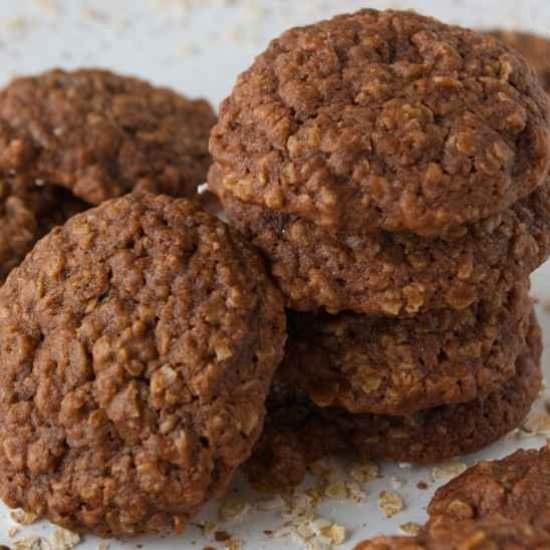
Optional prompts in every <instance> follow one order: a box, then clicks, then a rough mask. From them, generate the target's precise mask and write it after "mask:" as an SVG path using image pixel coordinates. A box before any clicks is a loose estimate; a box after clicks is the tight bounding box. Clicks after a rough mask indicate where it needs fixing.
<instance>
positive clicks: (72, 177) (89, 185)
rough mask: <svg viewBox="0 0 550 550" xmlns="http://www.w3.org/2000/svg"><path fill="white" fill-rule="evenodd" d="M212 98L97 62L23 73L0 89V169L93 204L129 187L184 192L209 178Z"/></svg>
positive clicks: (129, 188)
mask: <svg viewBox="0 0 550 550" xmlns="http://www.w3.org/2000/svg"><path fill="white" fill-rule="evenodd" d="M214 122H215V116H214V113H213V111H212V108H211V107H210V105H209V104H208V103H207V102H206V101H204V100H196V101H191V100H189V99H186V98H185V97H182V96H180V95H178V94H176V93H175V92H173V91H171V90H168V89H166V88H156V87H154V86H152V85H150V84H148V83H147V82H144V81H142V80H138V79H136V78H129V77H125V76H119V75H116V74H113V73H110V72H108V71H102V70H97V69H89V70H77V71H72V72H66V71H61V70H54V71H50V72H47V73H44V74H41V75H39V76H34V77H26V78H19V79H17V80H14V81H13V82H12V83H11V84H9V85H8V86H7V87H6V88H5V89H4V90H3V91H2V92H0V150H1V151H2V153H1V154H0V173H4V174H7V173H10V174H11V173H16V174H17V175H19V176H23V177H25V178H27V179H33V180H35V179H38V180H44V181H46V182H50V183H54V184H57V185H62V186H65V187H66V188H68V189H70V190H71V191H72V192H73V193H74V194H75V195H76V196H78V197H79V198H81V199H83V200H85V201H87V202H89V203H92V204H99V203H101V202H102V201H104V200H106V199H109V198H113V197H116V196H119V195H122V194H124V193H127V192H129V191H132V190H141V191H152V192H158V193H167V194H169V195H173V196H190V195H193V194H195V192H196V187H197V186H198V185H199V184H201V183H203V182H204V180H205V178H206V173H207V170H208V166H209V164H210V157H209V154H208V134H209V132H210V129H211V127H212V125H213V124H214Z"/></svg>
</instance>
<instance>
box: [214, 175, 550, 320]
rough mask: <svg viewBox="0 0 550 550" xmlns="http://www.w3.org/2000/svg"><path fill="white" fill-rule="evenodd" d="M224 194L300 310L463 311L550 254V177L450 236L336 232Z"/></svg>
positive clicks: (238, 221)
mask: <svg viewBox="0 0 550 550" xmlns="http://www.w3.org/2000/svg"><path fill="white" fill-rule="evenodd" d="M214 172H215V171H214ZM223 202H224V209H225V213H226V215H227V217H228V218H229V219H230V220H231V222H232V223H233V224H234V225H236V226H237V227H238V228H239V229H240V230H241V231H242V232H243V233H244V234H245V235H246V236H247V237H248V238H249V239H250V240H251V241H252V242H253V243H254V244H255V245H256V246H257V247H258V248H260V250H261V251H262V252H263V254H264V256H265V257H266V258H267V260H268V261H269V263H270V269H271V273H272V275H273V276H274V278H275V279H276V280H277V283H278V285H279V287H280V288H281V290H282V291H283V293H284V294H285V296H286V302H287V306H288V307H290V308H291V309H296V310H300V311H311V310H315V309H319V308H326V309H327V310H329V311H330V312H333V313H336V312H339V311H342V310H352V311H356V312H359V313H366V314H369V315H380V314H383V315H387V316H400V317H405V316H412V315H416V314H418V313H422V312H425V311H431V310H433V309H438V308H451V309H457V310H461V309H464V308H466V307H468V306H470V305H471V304H473V303H474V302H475V301H477V300H479V299H480V298H483V297H484V296H486V295H487V294H488V293H492V292H494V291H495V289H496V288H502V289H506V288H510V287H511V286H512V285H513V284H515V283H516V282H517V281H518V280H521V279H524V278H525V277H527V276H528V274H530V273H531V272H532V271H534V270H535V269H536V268H537V267H539V266H540V265H541V264H542V263H543V262H544V261H545V260H546V259H547V257H548V255H549V254H550V178H548V179H547V181H546V183H545V184H544V185H543V186H541V187H539V188H538V189H537V190H536V191H535V192H534V193H532V194H531V195H529V197H527V198H525V199H523V200H521V201H519V202H518V203H517V204H515V205H514V206H513V207H512V208H509V209H508V210H505V211H504V212H502V213H501V214H496V215H494V216H492V217H490V218H488V219H486V220H484V221H481V222H478V223H475V224H471V225H467V226H464V227H461V228H459V229H458V230H456V231H455V232H454V233H451V234H448V235H447V236H446V237H444V238H422V237H418V236H416V235H414V234H412V233H410V232H398V233H390V232H386V231H381V232H378V233H376V234H372V235H364V236H362V237H358V236H353V235H350V234H345V233H332V232H329V231H327V230H324V229H322V228H320V227H318V226H317V225H316V224H314V223H311V222H308V221H306V220H304V219H301V218H298V217H296V216H289V215H286V214H281V213H277V212H275V211H273V210H268V209H265V208H262V207H259V206H253V205H247V204H246V203H243V202H240V201H237V200H235V199H233V198H231V197H229V196H228V195H226V196H225V197H224V199H223Z"/></svg>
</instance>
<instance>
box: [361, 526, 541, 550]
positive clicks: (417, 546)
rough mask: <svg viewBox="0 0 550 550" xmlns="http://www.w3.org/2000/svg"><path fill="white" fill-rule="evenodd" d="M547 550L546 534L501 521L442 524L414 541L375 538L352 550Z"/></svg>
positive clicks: (538, 530) (410, 538) (413, 539)
mask: <svg viewBox="0 0 550 550" xmlns="http://www.w3.org/2000/svg"><path fill="white" fill-rule="evenodd" d="M482 549H486V550H526V549H528V550H549V549H550V533H548V531H545V530H543V529H534V528H533V527H531V526H530V525H526V524H523V523H518V522H515V521H514V522H509V521H508V522H503V521H484V522H476V521H460V522H446V523H442V524H440V525H438V526H437V528H436V527H432V528H431V529H430V530H428V531H423V532H422V533H421V534H419V535H418V536H417V537H377V538H375V539H373V540H370V541H368V540H367V541H364V542H361V543H359V544H358V545H357V546H356V547H355V548H354V550H482Z"/></svg>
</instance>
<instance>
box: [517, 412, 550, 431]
mask: <svg viewBox="0 0 550 550" xmlns="http://www.w3.org/2000/svg"><path fill="white" fill-rule="evenodd" d="M522 428H523V431H524V432H526V433H528V434H529V435H547V434H549V433H550V414H548V413H547V412H544V413H537V414H532V415H531V416H529V417H528V418H527V420H526V421H525V423H524V424H523V426H522Z"/></svg>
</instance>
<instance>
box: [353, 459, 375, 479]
mask: <svg viewBox="0 0 550 550" xmlns="http://www.w3.org/2000/svg"><path fill="white" fill-rule="evenodd" d="M379 473H380V468H379V467H378V465H377V464H375V463H374V462H365V463H362V464H355V465H353V466H352V467H351V469H350V477H351V478H352V479H353V480H355V481H358V482H359V483H367V482H369V481H373V480H375V479H376V478H377V477H378V476H379Z"/></svg>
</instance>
